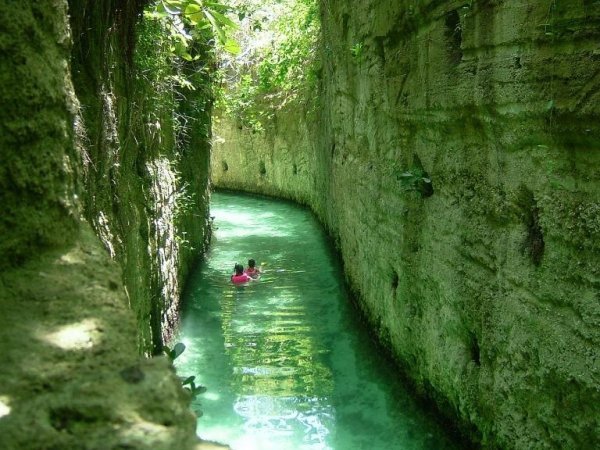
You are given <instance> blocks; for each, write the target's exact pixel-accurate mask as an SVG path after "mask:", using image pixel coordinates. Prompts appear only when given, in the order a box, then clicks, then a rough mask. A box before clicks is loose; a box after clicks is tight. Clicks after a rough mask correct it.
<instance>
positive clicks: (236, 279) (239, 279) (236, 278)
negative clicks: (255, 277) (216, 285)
mask: <svg viewBox="0 0 600 450" xmlns="http://www.w3.org/2000/svg"><path fill="white" fill-rule="evenodd" d="M248 281H252V278H251V277H250V276H249V275H246V274H245V273H243V274H241V275H231V282H232V283H233V284H242V283H247V282H248Z"/></svg>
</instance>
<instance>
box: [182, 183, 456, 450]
mask: <svg viewBox="0 0 600 450" xmlns="http://www.w3.org/2000/svg"><path fill="white" fill-rule="evenodd" d="M211 211H212V215H214V216H215V226H216V227H217V228H218V229H217V230H216V231H215V233H214V236H213V242H212V247H211V250H210V253H209V254H208V255H207V258H206V261H205V262H204V263H203V264H202V266H201V267H200V268H199V269H198V270H197V272H196V273H195V274H193V275H192V277H191V280H190V284H189V286H188V290H187V297H186V300H185V304H186V306H185V311H184V320H183V323H182V329H181V337H180V340H181V341H182V342H184V343H185V344H186V346H187V350H186V351H185V352H184V353H183V354H182V355H181V356H180V357H179V359H178V360H177V361H176V362H177V370H178V372H179V373H180V374H181V375H196V378H197V381H198V382H199V383H200V384H203V385H205V386H206V387H207V388H208V392H207V393H205V394H202V395H200V396H199V397H198V399H197V400H196V401H195V404H194V408H195V409H196V410H198V411H202V413H203V416H202V417H201V418H200V419H199V420H198V434H199V436H201V437H202V438H204V439H209V440H216V441H221V442H224V443H227V444H229V445H230V446H231V447H232V448H234V449H235V450H271V449H272V450H287V449H289V450H304V449H311V450H313V449H314V450H316V449H320V450H321V449H322V450H325V449H337V450H355V449H356V450H359V449H369V450H379V449H382V450H383V449H455V448H457V447H455V446H454V445H453V444H451V443H450V442H449V441H448V440H447V438H446V437H445V436H444V435H443V433H442V431H441V430H439V429H438V428H436V426H435V425H434V424H433V423H432V422H431V421H430V420H429V419H428V418H427V417H426V416H425V415H424V414H423V413H422V412H420V411H418V409H417V408H416V407H415V405H414V403H413V402H412V401H411V399H410V397H409V396H408V395H407V394H406V392H405V391H404V390H403V388H402V386H401V385H400V384H399V383H398V381H397V380H395V379H394V372H393V368H390V367H388V366H387V364H386V362H385V361H384V360H383V359H382V358H381V357H379V356H378V354H377V349H376V348H375V347H374V346H373V345H372V343H371V342H370V340H369V338H368V336H367V335H366V334H365V332H364V330H363V329H362V327H361V325H360V324H359V323H358V321H357V320H356V319H355V317H354V315H353V311H352V310H351V308H349V307H348V305H347V298H346V297H347V296H346V292H345V291H344V287H343V283H342V281H341V280H342V274H341V273H340V268H339V266H338V262H337V261H335V257H334V255H333V253H332V252H331V250H330V248H329V246H328V244H327V242H326V239H325V237H324V235H323V232H322V230H321V228H320V226H319V225H318V223H317V222H316V220H315V219H314V218H313V217H312V215H311V214H310V212H308V211H307V210H305V209H302V208H298V207H295V206H293V205H290V204H288V203H284V202H278V201H272V200H266V199H262V198H255V197H247V196H240V195H233V194H224V193H217V194H214V195H213V200H212V204H211ZM248 258H254V259H256V261H257V263H259V262H260V263H262V264H263V268H264V269H265V270H264V273H263V276H262V278H261V279H260V281H257V282H253V283H250V284H249V285H247V286H233V285H232V284H231V283H230V282H229V276H230V274H231V272H232V270H233V265H234V264H235V263H236V262H240V263H244V264H246V262H247V260H248Z"/></svg>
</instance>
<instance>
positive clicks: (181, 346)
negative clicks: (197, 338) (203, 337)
mask: <svg viewBox="0 0 600 450" xmlns="http://www.w3.org/2000/svg"><path fill="white" fill-rule="evenodd" d="M184 350H185V344H184V343H183V342H178V343H177V344H175V347H173V350H171V352H170V354H169V356H170V357H171V359H172V360H173V361H174V360H176V359H177V357H178V356H179V355H181V354H182V353H183V351H184Z"/></svg>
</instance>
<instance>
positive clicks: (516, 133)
mask: <svg viewBox="0 0 600 450" xmlns="http://www.w3.org/2000/svg"><path fill="white" fill-rule="evenodd" d="M322 21H323V48H322V52H323V66H324V70H323V80H322V83H323V91H322V95H321V108H320V116H319V119H318V122H315V123H313V122H312V120H311V121H302V117H300V119H299V118H298V113H297V112H295V113H294V114H292V115H291V118H289V119H286V117H285V114H279V115H278V116H277V128H273V129H271V130H269V132H270V133H271V134H269V136H268V139H265V140H263V141H262V142H259V141H258V140H257V139H251V138H249V137H248V136H243V137H241V138H232V137H230V135H231V134H232V132H233V131H235V129H234V128H233V126H231V127H229V128H226V129H225V131H221V130H218V131H217V132H216V133H217V134H223V136H224V137H225V142H224V143H222V144H220V145H218V146H215V152H214V155H213V164H212V171H213V175H214V180H215V184H216V185H217V186H223V187H230V188H243V189H248V187H249V186H258V189H259V190H260V191H262V192H265V193H269V194H275V195H283V196H286V197H291V198H299V199H301V200H302V201H304V202H307V203H309V204H311V206H312V207H313V208H314V209H315V211H316V212H317V214H318V215H319V216H320V217H321V218H322V219H323V221H324V223H325V224H326V226H328V227H329V228H330V230H331V231H332V233H333V235H334V237H335V239H336V241H337V242H338V244H339V247H340V250H341V253H342V256H343V259H344V263H345V267H346V273H347V275H348V278H349V281H350V284H351V285H352V287H353V289H354V290H355V292H356V293H357V294H358V297H359V298H360V303H361V307H362V308H363V309H364V311H365V313H366V315H367V316H368V317H369V319H370V321H371V322H372V324H373V325H374V327H375V329H376V330H377V333H378V334H379V336H380V338H381V339H382V341H383V342H384V343H385V344H386V345H388V346H389V347H390V349H391V350H392V351H393V353H394V354H395V356H396V357H397V359H398V360H399V362H400V364H401V366H402V367H403V368H404V370H405V371H406V373H407V374H408V375H409V377H410V378H411V379H412V380H413V381H414V383H415V385H416V387H417V389H419V390H420V391H421V392H422V393H423V394H424V395H427V396H430V397H431V398H432V399H434V400H435V401H436V402H437V403H438V405H440V407H441V408H442V409H443V410H444V411H445V412H447V413H450V414H451V415H453V416H454V417H456V418H458V421H459V422H462V423H463V425H464V427H465V429H469V428H470V429H471V430H472V437H473V438H474V439H476V440H480V441H481V442H482V444H483V445H484V446H486V447H489V448H496V447H497V448H518V449H531V448H557V449H558V448H561V449H562V448H573V449H575V448H596V447H598V446H600V425H599V418H600V355H599V349H600V273H599V270H600V269H599V267H600V246H599V243H600V175H599V174H600V170H599V168H600V138H599V136H600V121H599V120H598V119H599V113H600V76H599V74H600V53H599V49H598V42H599V40H600V4H599V3H598V2H593V1H592V2H579V1H577V2H552V1H533V2H508V1H482V2H479V1H475V2H463V3H459V2H453V1H423V2H413V1H391V0H390V1H385V0H380V1H375V0H373V1H365V2H342V1H338V0H328V1H323V2H322ZM351 49H353V51H351ZM358 49H360V51H358ZM299 122H300V123H301V127H304V128H306V129H307V130H309V131H308V133H309V135H308V136H304V137H294V136H296V135H299V136H303V135H304V132H303V131H302V128H297V125H298V123H299ZM288 130H292V131H288ZM280 133H289V135H290V136H292V137H291V138H287V137H286V136H283V135H280ZM233 142H235V144H236V147H230V146H229V143H233ZM278 142H286V144H285V145H281V146H279V147H278V146H277V143H278ZM293 142H297V143H298V145H297V146H295V147H293V145H290V143H293ZM249 143H251V144H252V145H251V146H250V145H248V144H249ZM281 147H285V148H294V151H293V152H286V151H280V149H281ZM236 155H238V156H236ZM302 159H305V160H307V161H312V162H309V163H308V167H309V168H310V170H313V171H314V172H312V173H310V174H307V175H306V176H305V177H304V179H303V181H302V183H297V182H296V181H295V178H294V177H293V175H291V174H290V172H289V170H290V167H291V166H292V164H293V163H294V162H295V161H297V160H302ZM221 161H226V162H227V165H228V170H227V172H226V173H224V172H223V167H224V166H223V165H222V164H221ZM258 161H266V162H267V163H266V164H265V167H266V175H262V176H261V175H260V174H259V173H258V166H257V162H258ZM240 165H243V167H239V166H240ZM423 171H425V172H426V174H424V172H423ZM282 173H284V174H285V175H283V176H281V175H279V174H282ZM411 174H412V175H411ZM423 178H430V179H431V186H432V187H433V194H432V195H429V194H431V192H426V191H425V190H424V189H422V187H423V186H424V184H423V183H425V181H423ZM411 180H413V181H414V182H411ZM419 183H421V184H419ZM251 189H252V190H256V189H255V188H251Z"/></svg>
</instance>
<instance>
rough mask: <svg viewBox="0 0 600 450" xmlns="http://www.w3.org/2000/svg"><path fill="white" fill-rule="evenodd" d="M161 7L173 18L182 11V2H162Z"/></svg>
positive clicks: (164, 0) (172, 0)
mask: <svg viewBox="0 0 600 450" xmlns="http://www.w3.org/2000/svg"><path fill="white" fill-rule="evenodd" d="M162 5H163V7H164V8H165V10H166V11H167V12H168V13H169V14H171V15H173V16H176V15H178V14H181V11H182V9H183V5H182V2H181V1H179V0H163V1H162Z"/></svg>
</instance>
